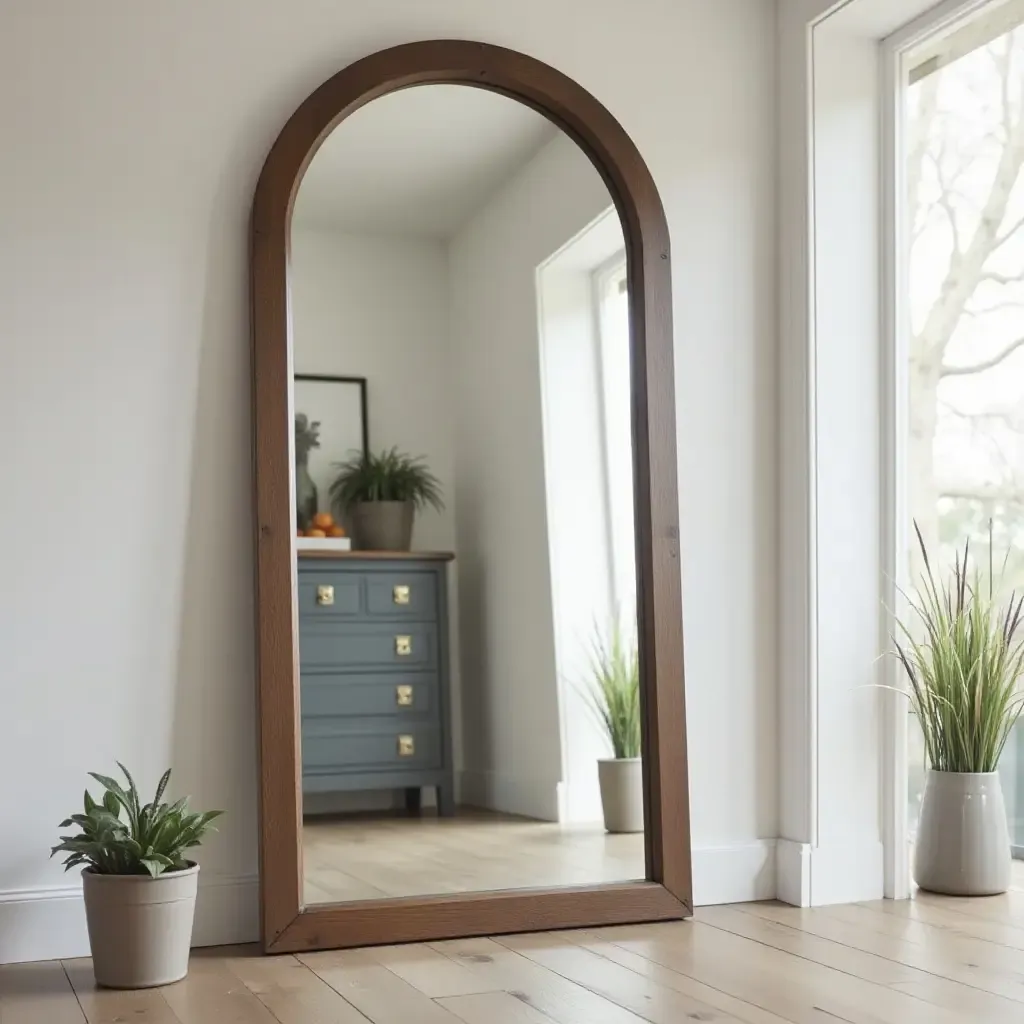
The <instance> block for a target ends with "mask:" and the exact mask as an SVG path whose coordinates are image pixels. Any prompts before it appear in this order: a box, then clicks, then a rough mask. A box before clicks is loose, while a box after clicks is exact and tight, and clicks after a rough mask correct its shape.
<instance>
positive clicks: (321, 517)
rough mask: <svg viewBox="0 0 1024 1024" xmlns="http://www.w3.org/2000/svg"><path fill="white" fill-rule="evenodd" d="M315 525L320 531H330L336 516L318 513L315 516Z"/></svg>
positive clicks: (328, 513)
mask: <svg viewBox="0 0 1024 1024" xmlns="http://www.w3.org/2000/svg"><path fill="white" fill-rule="evenodd" d="M313 525H314V526H315V527H316V528H317V529H318V530H329V529H330V528H331V527H332V526H333V525H334V516H332V515H331V513H330V512H317V514H316V515H315V516H313Z"/></svg>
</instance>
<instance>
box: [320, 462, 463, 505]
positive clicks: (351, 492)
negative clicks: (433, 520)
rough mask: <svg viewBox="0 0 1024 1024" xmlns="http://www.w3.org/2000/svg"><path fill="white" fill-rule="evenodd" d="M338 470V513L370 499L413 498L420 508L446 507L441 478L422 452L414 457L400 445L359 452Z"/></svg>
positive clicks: (334, 491)
mask: <svg viewBox="0 0 1024 1024" xmlns="http://www.w3.org/2000/svg"><path fill="white" fill-rule="evenodd" d="M338 471H339V472H338V476H337V478H336V479H335V481H334V483H332V484H331V504H332V505H333V507H334V510H335V512H337V513H339V514H343V513H345V512H346V511H347V510H348V509H350V508H351V507H352V506H353V505H358V504H360V503H362V502H369V501H410V502H412V503H413V505H415V506H416V508H417V509H422V508H425V507H426V506H427V505H430V506H431V507H433V508H435V509H437V510H438V511H439V512H440V511H441V510H442V509H443V508H444V502H443V501H442V500H441V482H440V481H439V480H438V479H437V477H436V476H434V474H433V473H431V472H430V470H429V469H428V468H427V465H426V459H425V457H424V456H422V455H419V456H415V457H413V456H411V455H406V454H405V453H404V452H400V451H399V450H398V449H397V448H391V449H390V450H388V451H383V452H381V453H380V454H379V455H375V454H374V453H373V452H357V453H355V454H353V456H352V457H351V458H350V459H349V460H348V461H347V462H342V463H340V464H339V465H338Z"/></svg>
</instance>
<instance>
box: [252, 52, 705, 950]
mask: <svg viewBox="0 0 1024 1024" xmlns="http://www.w3.org/2000/svg"><path fill="white" fill-rule="evenodd" d="M425 84H461V85H471V86H476V87H479V88H484V89H490V90H493V91H494V92H498V93H501V94H503V95H506V96H509V97H511V98H512V99H515V100H518V101H520V102H521V103H525V104H526V105H527V106H529V107H532V108H533V109H534V110H537V111H538V112H540V113H541V114H544V115H545V116H546V117H547V118H548V119H549V120H550V121H552V122H553V123H554V124H555V125H557V126H558V127H559V128H561V129H562V130H563V131H564V132H565V133H566V134H567V135H568V136H569V137H570V138H572V139H573V140H574V141H575V142H576V143H577V144H578V145H579V146H580V147H581V148H582V149H583V151H584V152H585V153H586V154H587V156H588V157H589V158H590V160H591V161H592V162H593V164H594V166H595V167H596V168H597V170H598V171H599V172H600V174H601V177H602V178H603V179H604V182H605V184H606V185H607V187H608V190H609V192H610V193H611V196H612V199H613V201H614V203H615V206H616V208H617V210H618V213H619V216H620V218H621V220H622V225H623V231H624V234H625V240H626V254H627V275H628V282H629V293H630V296H631V301H630V314H629V315H630V330H631V338H632V375H633V382H634V383H633V438H634V445H633V447H634V480H635V503H636V534H637V537H636V544H637V614H638V622H639V629H638V641H639V655H640V675H641V717H642V729H643V744H644V748H643V749H644V760H643V766H644V786H645V792H644V797H645V801H644V802H645V812H644V814H645V821H646V842H645V846H646V869H647V870H646V880H638V881H632V882H622V883H615V884H598V885H586V886H573V887H567V888H540V889H523V890H501V891H496V892H481V893H465V894H463V893H459V894H450V895H436V896H418V897H402V898H396V899H381V900H366V901H359V902H351V903H334V904H326V905H321V906H316V907H304V906H303V899H302V776H301V761H300V750H299V744H300V733H299V729H300V717H299V673H298V660H297V656H298V644H297V611H296V605H295V600H294V596H295V586H296V550H295V542H294V537H295V512H294V503H293V501H292V491H293V482H292V481H293V466H292V461H293V455H292V451H293V443H294V437H293V434H294V429H293V422H292V417H293V413H292V408H291V404H292V398H291V387H290V382H291V377H292V356H291V318H290V307H289V295H290V283H289V274H290V263H291V261H290V229H291V215H292V206H293V203H294V201H295V195H296V193H297V191H298V187H299V183H300V181H301V180H302V177H303V175H304V173H305V171H306V168H307V167H308V165H309V162H310V161H311V160H312V158H313V155H314V154H315V153H316V151H317V149H318V148H319V147H320V145H321V143H322V142H323V141H324V139H325V138H326V137H327V135H328V134H329V133H330V132H331V131H332V130H333V129H334V128H336V127H337V125H338V124H339V123H340V122H341V121H342V120H343V119H344V118H346V117H347V116H349V115H350V114H352V113H353V112H354V111H356V110H358V109H359V108H360V107H362V106H363V105H364V104H366V103H369V102H370V101H371V100H374V99H377V98H378V97H380V96H384V95H385V94H387V93H390V92H394V91H396V90H398V89H404V88H408V87H409V86H415V85H425ZM251 230H252V237H251V246H252V248H251V274H252V277H251V284H252V296H251V297H252V368H253V432H254V452H253V454H254V476H255V523H254V528H255V542H256V654H257V661H256V666H257V667H256V676H257V692H258V708H259V750H260V780H259V797H260V899H261V915H260V921H261V936H262V944H263V949H264V951H265V952H268V953H286V952H297V951H300V950H310V949H330V948H342V947H346V946H364V945H375V944H382V943H396V942H417V941H428V940H437V939H445V938H458V937H466V936H473V935H492V934H502V933H509V932H516V931H534V930H543V929H552V928H573V927H595V926H599V925H608V924H629V923H640V922H646V921H656V920H674V919H679V918H684V917H688V916H690V914H691V913H692V910H693V903H692V885H691V869H690V821H689V791H688V782H687V758H686V717H685V701H684V692H683V629H682V597H681V582H680V566H679V525H678V523H679V516H678V494H677V484H676V443H675V439H676V433H675V408H674V397H675V396H674V391H675V377H674V372H673V342H672V279H671V267H670V261H669V238H668V225H667V223H666V220H665V214H664V210H663V209H662V205H661V200H660V198H659V196H658V191H657V189H656V188H655V185H654V180H653V178H652V177H651V175H650V172H649V171H648V170H647V167H646V165H645V164H644V161H643V159H642V158H641V156H640V153H639V152H638V151H637V149H636V147H635V146H634V145H633V143H632V141H631V140H630V139H629V137H628V136H627V135H626V133H625V131H624V130H623V129H622V127H621V126H620V125H619V124H618V122H617V121H616V120H615V119H614V118H613V117H612V115H611V114H610V113H609V112H608V111H607V110H606V109H605V108H604V107H603V106H602V105H601V104H600V103H599V102H598V101H597V100H596V99H594V97H593V96H591V95H590V94H589V93H588V92H587V91H586V90H585V89H583V88H581V87H580V86H579V85H577V84H576V83H575V82H574V81H572V80H571V79H570V78H567V77H566V76H565V75H563V74H561V73H560V72H558V71H556V70H554V69H553V68H551V67H548V66H547V65H546V64H542V63H540V62H539V61H537V60H534V59H533V58H531V57H527V56H525V55H523V54H521V53H516V52H514V51H512V50H507V49H504V48H502V47H498V46H491V45H488V44H484V43H475V42H468V41H464V40H436V41H429V42H417V43H410V44H407V45H404V46H396V47H394V48H392V49H388V50H383V51H381V52H379V53H375V54H372V55H371V56H368V57H365V58H363V59H362V60H359V61H357V62H356V63H354V64H352V65H350V66H349V67H347V68H345V69H344V70H343V71H341V72H340V73H339V74H337V75H335V76H334V77H333V78H331V79H329V80H328V81H327V82H325V83H324V84H323V85H322V86H320V88H319V89H317V90H316V91H315V92H314V93H313V94H312V95H311V96H310V97H309V98H308V99H307V100H306V101H305V102H304V103H303V104H302V105H301V106H300V107H299V108H298V110H297V111H296V112H295V113H294V114H293V115H292V117H291V119H290V120H289V121H288V123H287V124H286V125H285V127H284V130H283V131H282V132H281V134H280V135H279V136H278V138H277V141H276V142H275V143H274V146H273V148H272V149H271V151H270V154H269V156H268V157H267V161H266V163H265V164H264V167H263V171H262V173H261V174H260V179H259V183H258V185H257V187H256V195H255V198H254V201H253V210H252V224H251Z"/></svg>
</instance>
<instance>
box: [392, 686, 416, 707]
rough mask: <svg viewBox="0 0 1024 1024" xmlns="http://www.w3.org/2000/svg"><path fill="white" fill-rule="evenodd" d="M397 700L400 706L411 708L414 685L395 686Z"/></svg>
mask: <svg viewBox="0 0 1024 1024" xmlns="http://www.w3.org/2000/svg"><path fill="white" fill-rule="evenodd" d="M395 702H396V703H397V704H398V706H399V707H400V708H411V707H412V687H411V686H396V687H395Z"/></svg>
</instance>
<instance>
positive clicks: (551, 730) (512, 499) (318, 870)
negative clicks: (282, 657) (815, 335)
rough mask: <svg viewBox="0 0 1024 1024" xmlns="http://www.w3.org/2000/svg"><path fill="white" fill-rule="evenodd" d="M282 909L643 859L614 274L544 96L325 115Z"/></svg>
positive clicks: (621, 281) (433, 97)
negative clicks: (293, 860)
mask: <svg viewBox="0 0 1024 1024" xmlns="http://www.w3.org/2000/svg"><path fill="white" fill-rule="evenodd" d="M291 260H292V263H291V273H290V288H291V315H292V319H293V324H292V326H293V330H292V337H293V345H294V351H293V364H294V368H295V374H296V376H295V381H294V386H293V393H292V403H293V408H294V414H295V459H296V465H295V513H296V522H297V528H298V532H299V537H298V539H297V541H296V548H297V558H298V573H297V579H298V592H297V602H298V620H299V663H300V690H301V693H300V702H301V718H302V722H301V752H302V797H303V862H304V894H305V895H304V899H305V902H306V903H307V904H311V903H324V902H338V901H348V900H362V899H379V898H387V897H399V896H412V895H427V894H438V893H451V892H464V891H488V890H499V889H510V888H536V887H557V886H567V885H586V884H599V883H606V882H610V881H620V880H628V879H637V878H643V877H644V876H645V856H644V833H643V829H644V820H643V789H642V780H641V772H640V753H641V751H640V715H639V679H638V668H637V655H636V597H635V594H636V573H635V568H634V547H635V544H634V526H633V461H632V442H631V436H630V424H631V406H630V366H629V327H628V320H629V317H628V310H629V305H628V303H629V296H628V293H627V288H626V263H625V255H624V242H623V235H622V229H621V226H620V223H619V220H618V217H617V215H616V213H615V211H614V208H613V206H612V200H611V197H610V196H609V193H608V191H607V189H606V187H605V185H604V184H603V182H602V180H601V178H600V177H599V175H598V174H597V172H596V171H595V169H594V168H593V166H592V165H591V163H590V161H589V160H588V159H587V157H586V156H585V155H584V154H583V152H582V151H581V150H579V148H578V147H577V146H576V145H575V143H573V142H572V141H571V140H570V139H569V138H568V137H566V136H565V135H563V134H562V133H561V132H560V131H559V130H558V129H556V128H555V127H553V126H552V125H551V124H550V123H549V122H548V121H547V120H545V119H544V118H543V117H541V116H540V115H539V114H537V113H535V112H534V111H532V110H530V109H529V108H527V107H525V106H522V105H520V104H519V103H517V102H516V101H514V100H512V99H509V98H507V97H504V96H500V95H498V94H496V93H491V92H486V91H483V90H479V89H474V88H469V87H465V86H456V85H428V86H418V87H415V88H410V89H405V90H402V91H400V92H396V93H392V94H389V95H387V96H385V97H383V98H381V99H378V100H376V101H374V102H372V103H370V104H368V105H367V106H365V107H363V108H361V109H360V110H359V111H357V112H356V113H355V114H353V115H352V116H350V117H349V118H347V119H346V120H344V121H343V122H341V124H340V125H339V126H338V127H337V128H336V129H335V130H334V132H333V133H332V134H331V135H330V136H329V137H328V138H327V140H326V141H325V143H324V144H323V146H322V147H321V149H320V150H319V151H318V153H317V154H316V156H315V157H314V159H313V161H312V163H311V164H310V167H309V169H308V171H307V173H306V175H305V177H304V178H303V180H302V183H301V186H300V189H299V192H298V196H297V198H296V202H295V207H294V213H293V219H292V236H291Z"/></svg>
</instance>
